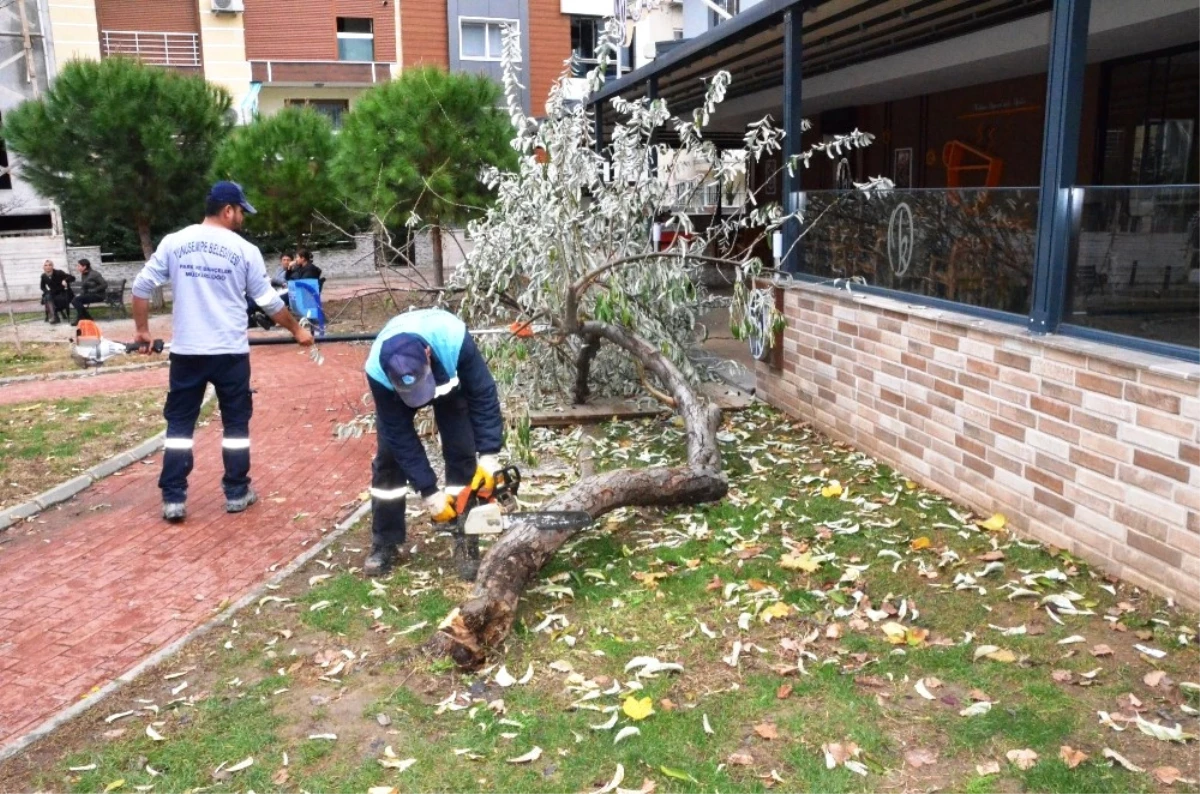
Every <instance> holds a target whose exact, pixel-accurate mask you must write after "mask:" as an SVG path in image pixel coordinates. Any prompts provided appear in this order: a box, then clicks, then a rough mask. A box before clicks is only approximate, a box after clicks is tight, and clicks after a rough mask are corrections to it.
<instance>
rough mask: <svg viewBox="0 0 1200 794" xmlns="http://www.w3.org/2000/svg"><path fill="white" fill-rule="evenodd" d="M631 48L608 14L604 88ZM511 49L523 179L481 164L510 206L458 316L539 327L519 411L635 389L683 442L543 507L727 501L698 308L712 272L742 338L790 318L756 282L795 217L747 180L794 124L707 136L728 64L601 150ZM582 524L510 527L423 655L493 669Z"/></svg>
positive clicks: (625, 119)
mask: <svg viewBox="0 0 1200 794" xmlns="http://www.w3.org/2000/svg"><path fill="white" fill-rule="evenodd" d="M619 41H620V28H619V26H618V25H617V24H616V23H615V22H613V20H611V19H610V20H609V21H608V24H607V26H606V31H605V35H604V41H603V44H602V47H601V52H602V61H601V63H600V65H599V66H598V67H597V68H596V69H595V70H594V71H593V72H592V73H591V74H590V75H589V76H588V80H589V85H590V88H591V90H592V91H595V90H597V89H599V87H600V86H601V85H602V83H603V74H604V69H605V65H606V62H605V59H606V58H607V57H608V55H609V54H610V53H611V52H614V51H615V44H616V43H617V42H619ZM504 56H505V57H504V63H505V66H504V74H505V88H506V96H507V99H508V108H509V112H510V115H511V119H512V123H513V127H514V128H515V129H516V137H515V138H514V140H513V147H514V148H515V149H516V150H517V153H518V155H519V165H518V167H517V170H515V171H513V172H500V171H496V170H494V169H493V170H489V171H487V172H485V174H484V177H483V178H484V181H485V182H486V183H487V185H488V186H489V188H491V189H493V190H494V191H495V193H496V195H497V200H496V203H495V204H494V206H492V207H491V208H490V209H489V210H488V212H487V215H486V217H485V218H484V219H483V220H481V221H478V222H475V223H473V224H471V226H470V227H469V232H470V237H471V239H472V240H474V242H475V247H474V250H473V251H472V252H471V254H470V255H469V256H468V258H467V261H466V264H465V265H464V266H463V267H462V268H460V270H459V271H458V273H457V274H456V275H455V280H454V282H453V284H452V286H454V287H459V288H461V289H462V290H463V291H464V295H465V297H464V303H463V309H464V312H465V313H466V314H467V315H468V317H469V319H470V321H471V324H472V326H473V327H474V326H477V325H480V324H489V323H496V322H516V323H519V324H528V325H529V327H531V328H537V329H539V331H538V333H537V334H536V335H535V336H533V337H532V338H530V339H528V340H527V344H526V346H525V349H524V350H523V351H522V358H521V366H520V367H519V373H518V374H517V376H516V377H515V380H514V382H513V383H511V384H510V385H509V388H508V389H507V390H506V392H507V397H508V398H509V399H508V401H507V402H506V404H507V405H508V406H509V409H510V410H512V408H513V400H514V399H523V400H536V399H539V398H542V397H546V396H549V395H552V394H553V395H572V394H573V395H574V396H575V398H576V399H577V400H583V399H586V398H587V397H588V396H589V395H590V394H592V393H597V394H605V395H625V396H627V395H630V394H631V393H634V392H637V391H640V392H641V393H643V394H649V395H651V396H653V397H654V398H656V399H658V400H660V401H661V402H663V403H664V404H666V405H667V406H669V407H670V408H671V409H672V410H673V411H675V412H676V414H677V415H678V416H679V418H680V419H681V420H682V422H683V424H684V427H685V429H686V441H687V449H686V455H685V458H684V460H682V461H681V462H680V463H679V464H678V465H675V466H669V467H651V468H641V469H638V468H625V469H619V470H616V471H608V472H603V473H599V474H596V475H593V476H588V477H585V478H584V479H582V480H580V481H579V482H578V483H576V484H575V485H574V486H572V487H571V488H569V489H567V490H566V491H565V492H563V493H561V494H559V495H558V496H557V497H556V498H554V499H553V500H551V501H550V502H549V503H547V504H545V505H542V506H541V508H540V509H545V510H584V511H587V512H588V513H589V514H590V515H591V516H592V517H593V518H599V517H600V516H602V515H604V514H606V513H609V512H611V511H613V510H616V509H618V508H622V507H630V506H654V507H662V506H671V505H680V504H697V503H702V502H708V501H714V500H718V499H721V498H722V497H724V496H725V494H726V491H727V489H728V483H727V480H726V477H725V475H724V474H723V473H722V471H721V456H720V450H719V448H718V442H717V431H718V428H719V425H720V421H721V414H720V410H719V409H718V408H717V407H716V406H715V405H713V404H712V403H710V402H709V401H708V400H707V399H705V398H704V397H703V396H702V395H701V394H700V393H698V392H697V390H696V388H695V386H696V385H697V384H698V383H699V382H700V381H701V380H703V379H704V378H705V377H706V375H707V373H706V372H704V371H702V370H701V369H698V368H697V366H695V365H694V364H693V363H692V361H691V360H690V359H689V357H688V353H689V349H690V348H692V347H693V346H694V344H695V342H696V335H697V323H698V319H699V317H700V314H701V313H702V312H703V311H704V310H705V309H706V308H709V307H710V306H712V305H713V303H714V301H713V300H712V299H710V298H709V297H708V295H707V293H706V292H705V290H704V287H703V286H702V274H703V271H704V270H705V269H709V270H714V269H715V270H717V271H718V272H720V273H723V274H725V276H726V277H727V278H728V280H729V282H730V283H731V284H732V287H733V295H732V298H731V299H728V300H729V301H730V304H731V305H730V308H731V317H732V324H733V327H734V332H735V335H738V336H747V335H751V334H761V335H763V336H764V337H765V339H766V340H767V341H768V342H769V339H770V336H771V335H773V331H774V330H777V329H778V327H779V325H780V324H781V318H780V317H779V316H778V314H777V313H776V312H775V309H774V304H773V302H772V301H770V300H768V299H767V296H766V294H765V292H764V291H763V290H757V289H755V286H754V285H755V283H756V280H757V279H759V278H760V277H761V276H763V274H764V273H765V272H766V271H767V270H768V268H767V267H766V266H765V265H764V263H763V262H762V260H761V258H759V256H757V255H756V249H759V248H760V247H763V246H766V245H769V242H770V241H771V240H772V235H773V234H774V233H775V232H776V231H777V230H779V229H780V228H781V226H782V225H783V224H784V223H786V222H789V221H790V220H791V219H792V218H793V217H794V216H788V215H785V214H784V213H783V211H782V210H781V209H780V207H779V206H778V205H775V204H760V203H759V202H758V198H757V196H756V195H755V194H754V192H753V191H750V190H748V189H747V188H746V184H745V174H746V172H747V170H748V169H749V167H750V166H751V165H752V164H753V163H755V162H758V161H761V160H762V159H763V158H766V157H768V156H771V155H775V154H777V153H778V152H779V151H780V149H781V142H782V138H783V133H782V131H781V130H778V129H776V128H775V127H774V126H773V125H772V124H771V123H770V121H769V120H768V119H764V120H762V121H760V122H757V123H755V124H752V125H750V126H749V127H748V129H747V132H746V135H745V139H744V143H743V145H744V149H743V152H744V154H742V155H740V156H730V155H729V154H727V153H722V152H721V151H720V150H718V148H717V147H716V146H714V145H713V144H712V143H711V142H710V141H708V140H706V139H705V138H704V131H705V128H706V127H707V126H708V124H709V122H710V120H711V118H712V117H713V114H714V113H715V112H716V111H717V109H718V106H719V105H720V103H721V101H722V99H723V97H724V95H725V91H726V88H727V87H728V85H729V82H730V76H729V74H728V73H727V72H718V73H717V74H714V75H713V76H712V77H711V78H710V79H709V81H708V86H707V91H706V94H705V97H704V101H703V104H702V105H701V106H700V107H699V108H697V109H696V110H695V111H694V112H693V113H692V114H691V117H690V118H680V117H676V116H672V115H671V113H670V112H669V110H668V108H667V106H666V104H665V103H664V102H663V101H662V100H650V99H640V100H637V101H625V100H623V99H619V98H618V99H614V100H613V101H612V110H613V111H615V113H616V114H617V118H618V121H617V124H616V126H615V128H614V129H613V131H612V134H611V143H610V144H609V145H608V146H606V147H603V148H602V149H601V148H599V147H597V145H596V140H595V137H594V126H595V125H594V117H593V116H592V114H590V113H589V112H588V111H587V110H586V109H585V108H583V107H578V106H576V107H568V106H567V104H566V103H565V102H564V100H563V89H564V86H565V79H560V80H559V82H558V84H557V86H556V87H555V88H554V89H553V90H552V92H551V96H550V100H549V102H548V104H547V107H546V119H545V120H544V121H542V122H540V123H539V122H535V121H534V120H532V119H531V118H529V117H527V116H526V115H525V114H524V112H523V111H522V110H521V103H520V95H519V89H520V86H519V84H518V82H517V76H516V71H515V68H514V64H516V63H519V61H520V57H519V48H518V37H517V36H516V35H515V34H514V33H511V32H510V33H509V34H506V36H505V42H504ZM667 131H670V132H672V133H673V136H672V137H673V138H675V139H676V141H675V142H673V143H672V145H671V146H670V147H667V146H665V145H662V144H659V143H657V142H656V140H657V139H658V138H660V137H661V136H662V135H663V134H664V133H665V132H667ZM870 141H871V136H870V135H867V134H865V133H860V132H857V131H855V132H854V133H852V134H850V135H846V136H839V137H838V138H836V139H835V140H833V141H829V142H825V143H820V144H817V145H815V146H813V147H811V148H810V149H809V150H808V151H806V152H805V153H804V154H803V155H801V156H800V157H797V158H795V159H794V160H793V161H792V162H788V163H785V164H784V166H783V167H786V168H799V167H802V166H804V165H807V163H808V161H809V159H810V158H811V157H812V156H814V155H815V154H816V153H818V152H825V153H828V154H829V155H830V156H831V157H832V156H833V155H834V154H835V153H836V154H838V155H840V154H841V152H842V151H843V150H848V149H850V148H854V147H858V146H865V145H867V144H868V143H870ZM772 176H773V175H772ZM768 181H769V180H768ZM879 185H880V182H879V181H875V182H872V183H869V184H867V185H863V186H861V187H863V188H872V187H877V186H879ZM714 190H716V191H725V192H727V193H730V194H732V195H734V196H735V197H737V199H738V201H739V202H741V206H740V207H738V208H736V209H734V210H733V211H731V212H729V214H727V215H724V216H718V214H717V213H714V214H713V217H711V218H709V219H708V221H707V223H705V224H703V225H700V224H697V223H695V222H694V221H693V219H692V215H691V213H689V209H694V208H695V207H696V205H697V204H700V203H702V202H701V200H700V199H701V197H709V196H712V195H713V191H714ZM797 220H798V218H797ZM572 534H573V533H572V532H570V531H561V532H554V531H547V530H539V529H536V528H534V527H532V526H528V525H525V526H517V527H515V528H513V529H510V530H509V531H508V532H506V533H505V534H504V535H503V536H501V537H500V538H499V539H498V540H497V541H496V543H494V544H493V545H492V547H491V548H490V549H489V551H488V552H487V554H486V555H485V557H484V559H483V560H482V563H481V566H480V569H479V573H478V575H477V577H476V580H475V585H474V590H473V592H472V594H471V598H470V599H469V600H468V601H467V602H466V603H464V604H462V605H461V606H460V607H459V608H458V609H456V610H454V611H453V612H452V613H451V614H450V615H449V616H448V617H447V619H446V620H445V621H443V624H442V626H441V629H440V631H439V632H438V633H437V634H435V635H434V637H433V638H432V639H431V640H430V641H429V643H428V645H427V650H429V651H431V652H433V653H435V654H439V655H448V656H450V657H451V658H453V659H454V661H455V662H456V663H457V664H458V665H459V666H460V667H462V668H464V669H472V668H475V667H478V666H479V665H480V664H482V663H483V661H484V660H485V658H486V654H487V653H488V651H489V649H492V648H495V647H496V646H497V645H498V644H499V643H500V642H501V641H502V640H503V639H504V638H505V636H507V634H508V632H509V631H510V629H511V628H512V625H513V621H514V619H515V617H516V613H517V605H518V602H519V600H520V598H521V595H522V593H523V592H524V591H525V589H526V587H527V586H528V585H529V584H530V583H531V582H532V580H533V578H534V577H535V576H536V575H537V572H538V571H539V570H540V569H541V568H542V567H543V566H544V565H545V564H546V562H547V561H548V560H549V559H550V558H551V557H552V556H553V555H554V553H555V552H556V551H557V550H558V549H559V547H561V546H562V544H563V543H564V542H566V541H567V540H568V539H569V538H570V536H571V535H572Z"/></svg>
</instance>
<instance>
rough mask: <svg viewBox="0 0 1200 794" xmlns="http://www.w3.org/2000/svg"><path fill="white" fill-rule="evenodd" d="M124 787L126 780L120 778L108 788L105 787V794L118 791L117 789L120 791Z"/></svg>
mask: <svg viewBox="0 0 1200 794" xmlns="http://www.w3.org/2000/svg"><path fill="white" fill-rule="evenodd" d="M124 785H125V778H119V779H117V780H114V781H113V782H111V783H109V784H108V785H107V786H105V787H104V794H108V792H110V791H116V790H117V789H119V788H120V787H121V786H124Z"/></svg>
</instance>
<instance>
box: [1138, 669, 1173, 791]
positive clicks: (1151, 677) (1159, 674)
mask: <svg viewBox="0 0 1200 794" xmlns="http://www.w3.org/2000/svg"><path fill="white" fill-rule="evenodd" d="M1166 677H1167V673H1166V671H1165V670H1152V671H1151V672H1149V673H1146V675H1144V676H1142V683H1144V684H1145V685H1146V686H1148V687H1156V686H1158V685H1159V684H1161V683H1162V682H1163V679H1164V678H1166ZM1164 768H1166V769H1169V768H1170V767H1164Z"/></svg>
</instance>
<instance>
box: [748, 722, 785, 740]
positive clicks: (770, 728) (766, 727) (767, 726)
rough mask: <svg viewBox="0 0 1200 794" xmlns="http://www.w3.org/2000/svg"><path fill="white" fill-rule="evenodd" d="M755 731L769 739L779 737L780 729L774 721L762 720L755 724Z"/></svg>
mask: <svg viewBox="0 0 1200 794" xmlns="http://www.w3.org/2000/svg"><path fill="white" fill-rule="evenodd" d="M754 732H755V733H757V734H758V735H759V736H761V737H762V738H764V739H766V740H768V741H770V740H771V739H778V738H779V730H778V729H777V728H776V727H775V723H773V722H760V723H759V724H758V725H755V726H754Z"/></svg>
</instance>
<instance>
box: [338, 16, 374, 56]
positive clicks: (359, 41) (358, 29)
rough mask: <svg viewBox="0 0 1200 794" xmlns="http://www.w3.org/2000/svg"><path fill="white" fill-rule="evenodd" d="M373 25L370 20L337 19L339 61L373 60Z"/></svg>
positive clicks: (372, 21)
mask: <svg viewBox="0 0 1200 794" xmlns="http://www.w3.org/2000/svg"><path fill="white" fill-rule="evenodd" d="M374 23H375V21H374V20H373V19H370V18H358V17H338V18H337V42H338V60H339V61H373V60H375V32H374Z"/></svg>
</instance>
